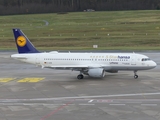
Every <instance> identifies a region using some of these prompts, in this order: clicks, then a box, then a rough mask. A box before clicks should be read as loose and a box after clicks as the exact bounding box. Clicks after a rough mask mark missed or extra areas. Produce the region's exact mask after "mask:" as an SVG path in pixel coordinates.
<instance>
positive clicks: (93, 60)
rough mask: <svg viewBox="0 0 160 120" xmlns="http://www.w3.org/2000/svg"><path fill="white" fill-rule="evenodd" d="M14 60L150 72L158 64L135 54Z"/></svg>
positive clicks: (35, 55) (17, 56)
mask: <svg viewBox="0 0 160 120" xmlns="http://www.w3.org/2000/svg"><path fill="white" fill-rule="evenodd" d="M11 57H12V58H15V59H19V60H21V61H23V62H27V63H31V64H36V65H41V66H42V67H47V68H55V69H56V68H62V69H68V68H71V69H73V70H74V69H77V68H87V67H88V68H94V67H95V68H96V67H98V68H103V69H104V70H105V71H112V70H117V71H118V70H135V71H137V70H148V69H152V68H154V67H156V63H155V62H154V61H152V60H150V59H149V58H148V57H147V56H145V55H142V54H135V53H58V52H49V53H32V54H14V55H11Z"/></svg>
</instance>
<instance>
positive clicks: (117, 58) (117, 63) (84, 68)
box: [11, 29, 157, 79]
mask: <svg viewBox="0 0 160 120" xmlns="http://www.w3.org/2000/svg"><path fill="white" fill-rule="evenodd" d="M13 33H14V37H15V42H16V45H17V49H18V52H19V53H18V54H13V55H11V57H12V58H14V59H17V60H20V61H23V62H27V63H31V64H35V65H39V66H42V68H51V69H62V70H64V69H70V70H74V71H80V74H79V75H78V76H77V79H83V78H84V75H88V76H90V77H97V78H103V77H104V76H105V72H109V73H117V72H118V71H120V70H126V71H133V72H134V78H135V79H137V78H138V75H137V71H138V70H149V69H152V68H155V67H156V66H157V64H156V63H155V62H154V61H153V60H151V59H150V58H149V57H147V56H145V55H142V54H136V53H70V52H68V53H59V52H57V51H52V52H47V53H46V52H44V53H43V52H39V51H38V50H37V49H36V48H35V47H34V45H33V44H32V43H31V42H30V40H29V39H28V38H27V37H26V36H25V34H24V33H23V32H22V31H21V30H20V29H13Z"/></svg>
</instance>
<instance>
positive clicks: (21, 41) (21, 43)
mask: <svg viewBox="0 0 160 120" xmlns="http://www.w3.org/2000/svg"><path fill="white" fill-rule="evenodd" d="M26 43H27V41H26V38H25V37H24V36H19V37H18V38H17V44H18V46H20V47H23V46H25V45H26Z"/></svg>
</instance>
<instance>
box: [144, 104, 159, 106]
mask: <svg viewBox="0 0 160 120" xmlns="http://www.w3.org/2000/svg"><path fill="white" fill-rule="evenodd" d="M141 105H142V106H157V104H141Z"/></svg>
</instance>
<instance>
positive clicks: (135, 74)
mask: <svg viewBox="0 0 160 120" xmlns="http://www.w3.org/2000/svg"><path fill="white" fill-rule="evenodd" d="M137 78H138V75H137V71H134V79H137Z"/></svg>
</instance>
